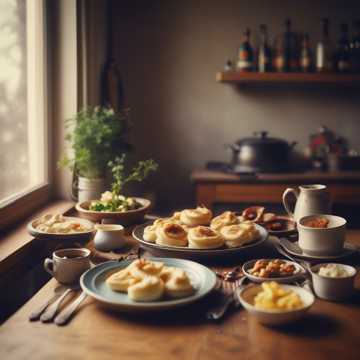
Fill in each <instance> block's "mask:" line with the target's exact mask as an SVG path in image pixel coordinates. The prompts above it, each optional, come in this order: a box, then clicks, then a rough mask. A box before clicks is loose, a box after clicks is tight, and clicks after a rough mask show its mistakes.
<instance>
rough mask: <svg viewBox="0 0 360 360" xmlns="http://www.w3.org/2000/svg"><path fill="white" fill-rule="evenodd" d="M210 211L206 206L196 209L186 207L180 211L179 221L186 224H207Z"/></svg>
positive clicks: (210, 216)
mask: <svg viewBox="0 0 360 360" xmlns="http://www.w3.org/2000/svg"><path fill="white" fill-rule="evenodd" d="M211 218H212V212H211V211H210V210H209V209H207V208H206V207H200V206H199V207H197V208H196V209H186V210H183V211H181V214H180V221H181V222H182V223H183V224H185V225H187V226H199V225H209V224H210V221H211Z"/></svg>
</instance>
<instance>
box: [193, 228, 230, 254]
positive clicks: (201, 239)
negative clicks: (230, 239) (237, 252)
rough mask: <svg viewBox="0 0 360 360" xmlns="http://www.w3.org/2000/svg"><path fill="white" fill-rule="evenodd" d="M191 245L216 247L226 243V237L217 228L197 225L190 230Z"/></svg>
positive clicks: (202, 247) (196, 247)
mask: <svg viewBox="0 0 360 360" xmlns="http://www.w3.org/2000/svg"><path fill="white" fill-rule="evenodd" d="M188 239H189V247H190V248H193V249H216V248H219V247H221V246H223V245H224V239H223V238H222V237H221V235H220V234H219V233H218V232H216V231H215V230H212V229H210V228H209V227H206V226H197V227H195V228H193V229H190V230H189V233H188Z"/></svg>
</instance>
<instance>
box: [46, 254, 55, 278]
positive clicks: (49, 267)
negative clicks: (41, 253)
mask: <svg viewBox="0 0 360 360" xmlns="http://www.w3.org/2000/svg"><path fill="white" fill-rule="evenodd" d="M44 269H45V270H46V271H47V272H48V273H49V274H50V275H51V276H54V262H53V261H52V260H51V259H49V258H46V259H45V261H44Z"/></svg>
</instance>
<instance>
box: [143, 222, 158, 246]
mask: <svg viewBox="0 0 360 360" xmlns="http://www.w3.org/2000/svg"><path fill="white" fill-rule="evenodd" d="M156 228H157V227H156V226H155V225H149V226H147V227H146V228H145V229H144V235H143V238H144V240H145V241H148V242H152V243H154V242H155V241H156Z"/></svg>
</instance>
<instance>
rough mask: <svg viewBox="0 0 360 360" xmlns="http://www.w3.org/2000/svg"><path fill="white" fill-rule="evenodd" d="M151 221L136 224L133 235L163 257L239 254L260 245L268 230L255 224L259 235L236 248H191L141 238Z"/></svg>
mask: <svg viewBox="0 0 360 360" xmlns="http://www.w3.org/2000/svg"><path fill="white" fill-rule="evenodd" d="M151 224H152V222H147V223H145V224H141V225H138V226H137V227H135V229H134V231H133V234H132V235H133V237H134V239H135V240H137V241H138V242H139V243H140V246H141V247H142V248H143V249H145V250H147V251H149V252H150V253H151V254H153V255H154V256H163V257H176V258H181V259H204V260H205V259H209V260H214V259H220V258H228V257H232V256H236V255H241V254H244V253H245V252H247V251H248V250H251V249H253V248H255V247H257V246H259V245H261V244H262V243H263V242H264V241H265V240H266V239H267V238H268V232H267V230H266V229H264V228H263V227H262V226H260V225H257V224H255V226H256V228H257V229H258V230H259V233H260V237H259V238H258V239H257V240H254V241H253V242H251V243H249V244H246V245H243V246H240V247H236V248H220V249H192V248H189V247H180V246H165V245H158V244H156V243H150V242H148V241H146V240H144V238H143V234H144V229H145V228H146V226H149V225H151Z"/></svg>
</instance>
